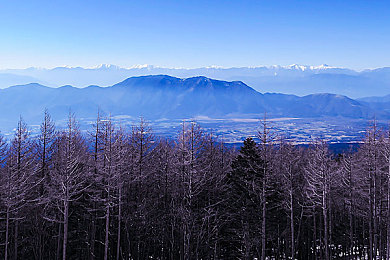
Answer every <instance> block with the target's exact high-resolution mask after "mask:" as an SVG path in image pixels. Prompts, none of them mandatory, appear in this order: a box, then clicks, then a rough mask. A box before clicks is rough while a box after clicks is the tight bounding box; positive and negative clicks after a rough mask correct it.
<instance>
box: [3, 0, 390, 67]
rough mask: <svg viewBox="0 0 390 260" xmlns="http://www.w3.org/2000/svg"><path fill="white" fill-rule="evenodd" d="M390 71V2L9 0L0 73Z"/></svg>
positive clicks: (6, 9)
mask: <svg viewBox="0 0 390 260" xmlns="http://www.w3.org/2000/svg"><path fill="white" fill-rule="evenodd" d="M98 64H115V65H118V66H122V67H130V66H133V65H136V64H150V65H155V66H162V67H181V68H194V67H204V66H222V67H245V66H261V65H290V64H303V65H320V64H328V65H331V66H338V67H348V68H352V69H356V70H361V69H365V68H377V67H384V66H390V1H388V0H386V1H380V0H376V1H368V0H366V1H360V0H354V1H349V0H340V1H332V0H329V1H322V0H315V1H313V0H310V1H305V0H300V1H298V0H289V1H287V0H285V1H280V0H266V1H265V0H258V1H249V0H236V1H234V0H230V1H228V0H225V1H224V0H207V1H204V0H196V1H190V0H179V1H173V0H168V1H160V0H154V1H152V0H140V1H131V0H127V1H122V0H110V1H106V0H94V1H90V0H66V1H56V0H51V1H40V0H34V1H31V0H23V1H20V0H0V69H5V68H27V67H44V68H52V67H56V66H82V67H92V66H96V65H98Z"/></svg>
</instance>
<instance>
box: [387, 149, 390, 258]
mask: <svg viewBox="0 0 390 260" xmlns="http://www.w3.org/2000/svg"><path fill="white" fill-rule="evenodd" d="M388 163H389V166H388V173H387V240H386V259H387V260H390V157H389V159H388Z"/></svg>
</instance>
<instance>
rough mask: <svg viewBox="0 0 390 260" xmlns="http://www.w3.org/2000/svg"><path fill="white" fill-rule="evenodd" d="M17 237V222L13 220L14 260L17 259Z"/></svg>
mask: <svg viewBox="0 0 390 260" xmlns="http://www.w3.org/2000/svg"><path fill="white" fill-rule="evenodd" d="M18 236H19V221H18V220H15V237H14V259H15V260H17V259H18Z"/></svg>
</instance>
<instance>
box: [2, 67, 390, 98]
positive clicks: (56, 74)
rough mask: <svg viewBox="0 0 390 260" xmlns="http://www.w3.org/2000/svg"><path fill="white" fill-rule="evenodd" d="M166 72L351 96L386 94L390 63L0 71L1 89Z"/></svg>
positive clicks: (108, 81)
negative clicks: (351, 66) (369, 66)
mask: <svg viewBox="0 0 390 260" xmlns="http://www.w3.org/2000/svg"><path fill="white" fill-rule="evenodd" d="M162 74H163V75H171V76H174V77H180V78H188V77H196V76H206V77H209V78H214V79H218V80H225V81H238V80H239V81H242V82H244V83H246V84H248V85H249V86H251V87H253V88H254V89H255V90H257V91H259V92H262V93H264V92H273V93H275V92H277V93H286V94H293V95H300V96H302V95H309V94H313V93H325V92H326V93H333V94H339V95H346V96H349V97H352V98H362V97H367V96H383V95H388V94H390V67H384V68H378V69H367V70H363V71H355V70H351V69H347V68H337V67H332V66H328V65H320V66H303V65H296V64H294V65H290V66H259V67H239V68H221V67H203V68H194V69H184V68H163V67H155V66H150V65H144V66H134V67H130V68H121V67H118V66H115V65H105V64H103V65H100V66H97V67H93V68H82V67H57V68H53V69H42V68H33V67H32V68H27V69H7V70H0V88H6V87H8V86H11V85H21V84H27V83H31V82H36V83H39V84H42V85H45V86H50V87H59V86H63V85H72V86H75V87H86V86H89V85H91V84H92V85H99V86H111V85H114V84H115V83H117V82H120V81H123V80H125V79H127V78H129V77H134V76H145V75H162Z"/></svg>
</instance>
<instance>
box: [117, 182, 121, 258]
mask: <svg viewBox="0 0 390 260" xmlns="http://www.w3.org/2000/svg"><path fill="white" fill-rule="evenodd" d="M118 199H119V201H118V237H117V244H116V260H119V258H120V248H121V228H122V227H121V221H122V205H121V203H122V187H121V186H120V187H119V198H118Z"/></svg>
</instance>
